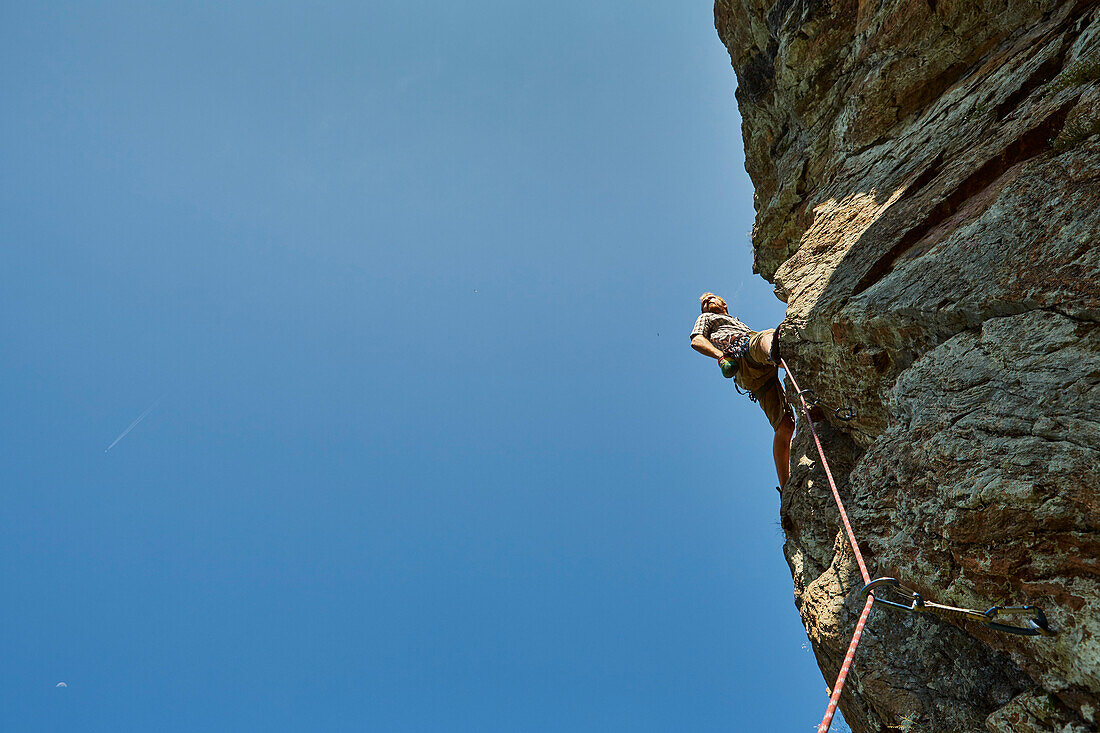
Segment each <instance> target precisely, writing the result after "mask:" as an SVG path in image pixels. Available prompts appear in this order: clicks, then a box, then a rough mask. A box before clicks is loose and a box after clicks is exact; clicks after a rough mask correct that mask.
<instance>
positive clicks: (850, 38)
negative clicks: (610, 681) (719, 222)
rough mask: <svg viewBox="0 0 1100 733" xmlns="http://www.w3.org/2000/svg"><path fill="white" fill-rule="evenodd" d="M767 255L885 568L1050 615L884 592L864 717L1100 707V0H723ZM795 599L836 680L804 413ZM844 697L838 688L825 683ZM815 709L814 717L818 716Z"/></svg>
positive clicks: (870, 726)
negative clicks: (1010, 623) (992, 619)
mask: <svg viewBox="0 0 1100 733" xmlns="http://www.w3.org/2000/svg"><path fill="white" fill-rule="evenodd" d="M715 21H716V27H717V29H718V33H719V36H720V37H721V39H722V41H723V42H724V43H725V44H726V47H727V48H728V49H729V52H730V57H731V59H732V61H733V66H734V69H735V71H736V73H737V80H738V90H737V100H738V103H739V105H740V109H741V114H742V118H743V120H744V127H743V135H744V141H745V148H746V154H747V168H748V170H749V174H750V176H751V177H752V180H753V183H754V185H755V187H756V210H757V218H756V225H755V227H754V231H753V245H754V250H755V269H756V270H757V272H759V273H760V274H762V275H763V276H764V277H765V278H767V279H768V280H769V281H771V282H773V283H774V284H775V287H776V293H777V294H778V296H779V297H780V298H781V299H782V300H784V301H786V302H787V304H788V308H787V317H786V319H785V320H784V322H783V324H782V325H781V327H780V329H779V343H780V347H781V349H782V350H783V353H784V355H785V356H786V358H787V361H788V363H789V364H790V365H791V368H792V369H793V370H794V371H795V376H796V377H797V378H798V379H799V381H800V382H803V383H804V384H802V386H803V387H812V388H813V389H814V390H815V392H816V393H817V395H818V396H819V397H820V398H821V401H822V403H824V404H826V405H830V406H839V405H850V406H851V407H852V408H853V409H854V410H855V412H856V414H857V417H856V419H855V420H853V421H852V422H850V423H842V422H839V421H837V420H835V419H833V418H831V417H830V416H829V414H828V411H826V419H825V420H823V421H821V422H819V423H818V425H819V430H820V432H821V434H822V437H823V440H824V442H825V448H826V453H827V455H828V456H829V460H830V464H831V465H832V466H833V471H834V474H835V475H836V477H837V479H838V482H839V488H840V491H841V494H842V496H843V497H844V498H845V502H846V504H847V507H848V511H849V513H850V515H851V519H852V523H853V525H854V528H855V531H856V534H857V536H858V537H859V538H860V544H861V549H862V550H863V552H864V555H865V557H866V558H867V561H868V564H869V565H870V566H871V571H872V573H873V574H877V575H890V576H894V577H897V578H899V579H900V580H902V581H903V582H904V583H905V584H907V585H909V586H911V587H914V588H916V589H918V590H919V591H921V592H922V593H923V594H924V595H925V597H926V598H927V599H929V600H935V601H938V602H940V603H946V604H950V605H955V606H965V607H968V608H977V609H983V610H984V609H985V608H988V607H989V606H992V605H1023V604H1034V605H1037V606H1041V607H1042V608H1043V609H1045V611H1046V614H1047V616H1048V617H1049V619H1050V623H1051V626H1052V627H1054V628H1055V629H1057V630H1058V635H1057V636H1056V637H1054V638H1042V637H1038V638H1031V637H1016V636H1010V635H1007V634H1002V633H997V632H995V631H991V630H989V629H987V628H985V627H983V626H982V625H980V624H974V623H972V622H951V621H947V620H942V619H939V618H936V617H929V616H926V615H922V616H915V615H911V614H907V613H905V612H902V611H894V610H892V609H888V608H885V607H881V606H876V608H875V609H874V610H873V611H872V613H871V617H870V622H869V623H868V626H867V631H866V632H865V634H864V638H863V642H862V645H861V646H860V649H859V652H858V654H857V657H856V664H855V667H854V669H853V673H852V675H851V677H850V678H849V682H848V686H847V687H846V690H845V693H844V695H843V697H842V701H841V709H842V711H843V712H844V716H845V718H846V719H847V721H848V723H849V724H850V726H851V727H852V729H853V730H854V731H857V733H864V732H870V731H888V730H890V731H982V730H988V731H994V732H1001V731H1004V732H1006V733H1007V732H1008V731H1015V732H1017V733H1023V732H1025V731H1055V730H1056V731H1064V732H1073V733H1079V732H1082V731H1095V730H1097V723H1098V722H1100V327H1098V323H1100V2H1098V1H1097V0H1089V1H1085V0H1077V1H1074V0H1062V1H1057V0H996V1H994V0H880V1H878V2H876V1H875V0H718V1H717V3H716V6H715ZM793 461H794V463H795V466H794V470H793V475H792V478H791V480H790V482H789V483H788V484H787V485H786V486H785V487H784V489H783V498H782V509H781V512H782V523H783V527H784V530H785V532H786V538H787V541H786V545H785V553H786V556H787V560H788V562H789V564H790V567H791V572H792V575H793V577H794V586H795V601H796V603H797V606H798V608H799V611H800V612H801V614H802V619H803V621H804V623H805V625H806V631H807V634H808V636H809V638H810V641H811V642H812V643H813V647H814V650H815V653H816V655H817V658H818V662H819V664H820V666H821V669H822V672H823V674H824V676H825V679H826V681H827V683H828V684H830V685H831V684H832V682H833V680H834V679H835V676H836V673H837V670H838V668H839V666H840V662H841V659H842V658H843V654H844V650H845V648H846V646H847V643H848V639H849V637H850V635H851V632H852V628H853V626H854V624H855V619H856V616H857V615H858V611H859V609H860V607H861V606H862V603H861V598H860V597H859V594H858V589H859V588H860V587H861V586H862V580H861V579H860V577H859V573H858V570H857V568H856V567H855V563H854V560H853V558H852V555H851V551H850V549H849V548H848V547H847V542H846V540H845V539H844V537H843V535H842V534H840V529H839V520H838V517H837V512H836V508H835V506H834V505H833V503H832V499H831V494H830V493H829V489H828V486H827V484H826V483H825V480H824V475H823V473H822V471H821V467H820V465H819V461H818V459H817V456H816V453H815V452H814V449H813V444H812V442H810V440H809V437H808V435H807V431H806V429H805V425H801V426H800V428H799V431H798V435H797V436H796V439H795V451H794V458H793ZM823 706H824V700H823ZM811 722H812V721H811Z"/></svg>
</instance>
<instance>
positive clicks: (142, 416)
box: [103, 395, 164, 453]
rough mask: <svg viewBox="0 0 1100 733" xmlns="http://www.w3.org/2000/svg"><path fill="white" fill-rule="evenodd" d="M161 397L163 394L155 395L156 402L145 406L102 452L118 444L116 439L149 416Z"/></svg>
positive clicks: (162, 397) (120, 438)
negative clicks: (143, 410)
mask: <svg viewBox="0 0 1100 733" xmlns="http://www.w3.org/2000/svg"><path fill="white" fill-rule="evenodd" d="M163 399H164V395H161V396H160V397H157V400H156V402H154V403H153V404H151V405H149V406H148V407H146V408H145V412H143V413H141V414H140V415H138V416H137V418H136V419H135V420H134V421H133V422H132V423H130V426H129V427H128V428H126V429H125V430H123V431H122V432H121V433H119V436H118V437H117V438H115V440H114V442H113V443H111V444H110V445H109V446H107V448H106V450H104V451H103V452H104V453H106V452H107V451H109V450H111V449H112V448H114V447H115V446H116V445H118V441H120V440H122V439H123V438H125V437H126V436H127V435H129V434H130V431H131V430H133V429H134V428H136V427H137V426H138V423H140V422H141V421H142V420H144V419H145V418H147V417H149V413H150V412H152V411H153V408H154V407H156V406H157V405H159V404H160V401H161V400H163Z"/></svg>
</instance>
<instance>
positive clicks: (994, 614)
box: [861, 578, 1057, 636]
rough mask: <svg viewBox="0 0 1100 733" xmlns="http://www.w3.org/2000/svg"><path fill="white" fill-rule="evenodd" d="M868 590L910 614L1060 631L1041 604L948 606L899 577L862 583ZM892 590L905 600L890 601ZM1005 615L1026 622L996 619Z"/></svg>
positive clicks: (1034, 631)
mask: <svg viewBox="0 0 1100 733" xmlns="http://www.w3.org/2000/svg"><path fill="white" fill-rule="evenodd" d="M869 593H874V594H875V602H876V603H881V604H883V605H886V606H890V607H892V608H900V609H901V610H903V611H909V612H910V613H931V614H935V615H937V616H943V617H945V618H953V619H957V620H960V621H976V622H977V623H979V624H982V625H983V626H985V627H986V628H989V629H993V630H994V631H1003V632H1004V633H1006V634H1016V635H1018V636H1055V635H1056V634H1057V632H1056V631H1054V630H1053V629H1051V628H1050V625H1049V624H1048V623H1047V617H1046V614H1044V613H1043V609H1041V608H1039V607H1038V606H993V607H991V608H990V609H989V610H988V611H986V612H985V613H982V612H981V611H976V610H973V609H970V608H958V607H956V606H945V605H943V604H942V603H934V602H932V601H926V600H924V598H923V597H922V596H921V594H920V593H918V592H917V591H915V590H913V589H912V588H907V587H906V586H904V585H902V584H901V583H899V582H898V581H897V579H896V578H875V579H874V580H872V581H871V582H870V583H868V584H867V585H865V586H863V590H862V591H861V594H862V595H863V597H864V598H866V597H867V595H868V594H869ZM891 593H892V594H893V595H894V596H895V597H896V598H897V599H898V600H902V599H904V603H899V602H898V601H897V600H894V601H891V600H888V599H887V598H884V597H883V594H891ZM1024 616H1029V617H1030V618H1027V619H1026V620H1025V619H1023V618H1022V617H1024ZM1005 617H1015V618H1018V619H1021V623H1022V624H1023V625H1020V626H1017V625H1015V624H1012V623H1001V622H1000V621H998V620H997V619H1005ZM1005 620H1007V619H1005Z"/></svg>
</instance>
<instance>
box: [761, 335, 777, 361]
mask: <svg viewBox="0 0 1100 733" xmlns="http://www.w3.org/2000/svg"><path fill="white" fill-rule="evenodd" d="M774 335H775V334H774V333H765V334H762V335H761V336H760V347H761V348H762V349H764V353H765V354H767V355H768V358H769V359H770V358H771V356H772V336H774Z"/></svg>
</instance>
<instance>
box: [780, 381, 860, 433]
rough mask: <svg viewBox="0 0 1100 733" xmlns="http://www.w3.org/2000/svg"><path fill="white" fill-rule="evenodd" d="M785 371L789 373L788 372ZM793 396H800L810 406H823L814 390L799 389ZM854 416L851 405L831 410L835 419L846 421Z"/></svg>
mask: <svg viewBox="0 0 1100 733" xmlns="http://www.w3.org/2000/svg"><path fill="white" fill-rule="evenodd" d="M787 373H788V374H790V372H787ZM795 397H801V398H802V399H804V400H806V404H808V405H810V406H811V407H824V405H822V404H821V401H820V399H819V398H818V396H817V395H816V394H814V391H813V390H812V389H803V390H800V391H799V392H797V393H795ZM855 416H856V414H855V413H854V412H852V408H851V407H837V408H836V409H834V410H833V417H835V418H836V419H837V420H840V421H841V422H848V421H849V420H851V419H852V418H854V417H855Z"/></svg>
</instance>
